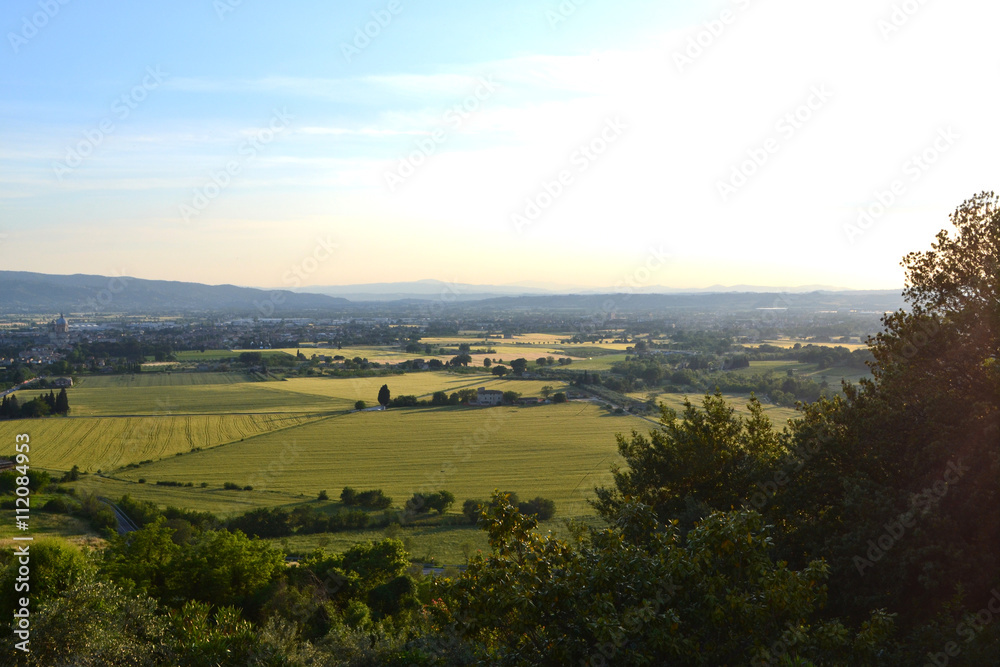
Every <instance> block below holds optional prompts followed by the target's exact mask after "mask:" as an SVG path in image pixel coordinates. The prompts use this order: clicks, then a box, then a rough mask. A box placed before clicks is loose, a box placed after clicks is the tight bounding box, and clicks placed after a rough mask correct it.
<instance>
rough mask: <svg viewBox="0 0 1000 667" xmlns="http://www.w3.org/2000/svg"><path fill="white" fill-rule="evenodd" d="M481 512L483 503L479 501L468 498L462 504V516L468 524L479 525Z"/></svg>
mask: <svg viewBox="0 0 1000 667" xmlns="http://www.w3.org/2000/svg"><path fill="white" fill-rule="evenodd" d="M482 512H483V503H482V502H481V501H479V500H473V499H472V498H469V499H467V500H466V501H465V502H464V503H462V514H463V515H465V518H466V519H468V520H469V523H473V524H475V523H479V518H480V516H482Z"/></svg>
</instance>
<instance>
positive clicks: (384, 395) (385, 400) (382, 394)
mask: <svg viewBox="0 0 1000 667" xmlns="http://www.w3.org/2000/svg"><path fill="white" fill-rule="evenodd" d="M389 398H390V396H389V385H387V384H384V385H382V386H381V387H380V388H379V390H378V404H379V405H381V406H382V407H383V408H384V407H386V406H387V405H389Z"/></svg>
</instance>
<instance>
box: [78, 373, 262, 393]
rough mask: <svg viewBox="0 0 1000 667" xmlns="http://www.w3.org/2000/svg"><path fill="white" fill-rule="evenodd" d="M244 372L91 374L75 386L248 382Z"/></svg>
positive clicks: (79, 380) (148, 385)
mask: <svg viewBox="0 0 1000 667" xmlns="http://www.w3.org/2000/svg"><path fill="white" fill-rule="evenodd" d="M251 380H252V378H251V377H250V376H248V375H247V374H246V373H166V372H164V373H131V374H128V375H93V376H85V377H81V378H79V379H78V380H77V383H76V386H75V387H74V389H75V388H79V387H85V388H87V389H105V388H115V387H126V388H133V387H187V386H191V385H203V384H236V383H238V382H249V381H251Z"/></svg>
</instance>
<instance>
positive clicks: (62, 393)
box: [56, 387, 69, 415]
mask: <svg viewBox="0 0 1000 667" xmlns="http://www.w3.org/2000/svg"><path fill="white" fill-rule="evenodd" d="M56 412H58V413H59V414H61V415H64V414H66V413H68V412H69V396H67V395H66V388H65V387H63V388H62V389H60V390H59V395H58V396H56Z"/></svg>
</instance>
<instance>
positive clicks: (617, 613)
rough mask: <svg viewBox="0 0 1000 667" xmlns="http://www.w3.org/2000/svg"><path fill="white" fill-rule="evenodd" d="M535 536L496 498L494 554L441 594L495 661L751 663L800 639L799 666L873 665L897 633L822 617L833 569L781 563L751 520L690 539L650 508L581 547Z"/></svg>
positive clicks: (726, 521)
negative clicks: (880, 647)
mask: <svg viewBox="0 0 1000 667" xmlns="http://www.w3.org/2000/svg"><path fill="white" fill-rule="evenodd" d="M535 525H536V524H535V521H534V520H533V519H530V518H527V517H525V516H523V515H522V514H520V513H518V512H517V511H516V510H515V509H514V507H513V506H511V505H510V504H509V503H507V502H505V501H503V499H502V497H501V496H500V495H499V494H498V496H495V497H494V502H493V504H492V505H491V507H490V509H489V510H488V511H487V516H486V519H485V521H484V528H485V529H486V530H487V531H488V532H489V535H490V545H491V549H492V553H490V554H489V555H487V556H475V557H473V558H472V559H471V560H470V563H469V568H468V570H467V571H466V573H465V574H463V575H462V576H461V577H460V578H459V579H457V580H456V581H455V582H454V583H448V582H446V583H444V584H443V586H442V588H443V589H444V590H443V592H444V593H445V594H446V596H447V599H448V600H449V602H448V607H447V609H446V610H441V612H440V614H439V616H438V618H439V621H440V622H441V623H442V624H445V625H449V627H453V628H455V630H456V631H458V632H459V633H461V634H462V635H463V636H465V637H466V638H468V639H470V640H473V641H475V642H477V643H479V644H481V645H482V646H484V647H485V648H486V649H487V650H488V651H489V652H490V654H491V659H490V660H488V662H489V664H496V665H532V664H538V663H537V657H538V656H540V655H544V656H546V664H565V665H569V664H574V665H575V664H597V663H595V662H592V661H594V660H598V659H600V660H602V663H607V664H612V663H613V664H662V665H667V664H705V665H722V664H733V665H735V664H753V661H755V660H761V661H767V660H769V659H771V657H772V655H771V654H770V653H769V652H770V650H771V649H772V647H773V646H775V645H776V644H777V643H778V642H781V641H782V639H783V638H785V639H787V635H786V634H785V633H786V632H788V631H789V629H790V628H791V630H792V632H793V633H794V637H795V641H794V643H793V644H792V645H791V646H790V647H789V648H787V649H786V650H787V651H788V655H789V656H790V657H799V658H803V659H806V660H811V661H814V662H815V663H816V664H845V665H846V664H874V660H875V655H876V651H877V647H878V645H879V643H880V642H881V641H884V639H885V638H886V637H887V635H888V633H889V631H890V630H891V626H892V624H891V620H890V619H889V618H888V617H886V616H885V615H884V614H880V613H876V614H873V615H872V616H871V618H869V619H868V620H866V622H865V623H864V625H862V627H861V629H860V630H859V631H854V632H849V631H848V630H847V628H845V627H844V626H843V625H842V624H841V623H840V622H839V621H836V620H823V619H822V618H820V617H819V613H818V612H819V609H820V608H821V607H822V605H823V600H824V591H825V588H824V586H823V581H824V580H825V579H826V576H827V573H826V569H827V568H826V566H825V565H824V564H823V563H822V562H821V561H814V562H811V563H809V564H808V565H807V566H806V567H805V568H804V569H802V570H800V571H793V570H790V569H788V568H787V567H785V566H784V565H783V564H781V563H775V562H774V561H772V560H771V557H770V554H769V552H770V548H771V543H770V537H769V536H768V533H767V529H766V528H765V526H764V522H763V520H762V519H761V517H760V516H759V515H757V514H755V513H753V512H730V513H726V514H723V513H718V514H713V515H711V516H710V517H708V518H707V519H706V521H705V522H704V523H703V524H702V525H700V526H699V527H698V528H696V529H694V530H693V531H691V532H690V533H689V534H688V535H687V537H686V538H683V537H682V536H681V533H680V531H679V530H678V529H677V528H676V527H672V526H664V525H662V524H659V523H658V522H657V520H656V517H655V515H654V514H653V513H652V512H651V511H650V510H649V508H648V507H646V506H643V505H641V504H638V503H633V504H627V505H623V506H622V508H621V512H620V513H619V514H617V515H616V516H615V517H614V520H613V521H612V522H611V527H610V528H607V529H603V530H599V529H591V530H590V531H588V532H586V533H585V534H581V535H580V536H579V538H577V539H576V540H574V541H572V542H563V541H561V540H557V539H554V538H552V537H543V536H539V535H538V534H536V533H535V532H534V531H533V529H534V528H535ZM800 664H801V663H800Z"/></svg>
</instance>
